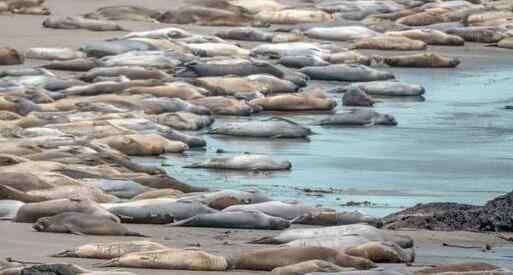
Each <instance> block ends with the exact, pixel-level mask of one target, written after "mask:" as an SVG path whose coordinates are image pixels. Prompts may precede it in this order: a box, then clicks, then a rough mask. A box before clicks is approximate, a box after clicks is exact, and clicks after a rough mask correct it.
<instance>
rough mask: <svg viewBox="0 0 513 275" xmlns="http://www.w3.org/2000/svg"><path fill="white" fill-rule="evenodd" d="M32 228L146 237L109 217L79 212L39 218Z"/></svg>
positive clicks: (57, 231) (73, 232) (45, 230)
mask: <svg viewBox="0 0 513 275" xmlns="http://www.w3.org/2000/svg"><path fill="white" fill-rule="evenodd" d="M33 228H34V229H35V230H37V231H39V232H53V233H71V234H77V235H107V236H136V237H147V236H145V235H142V234H141V233H137V232H132V231H129V230H128V229H127V228H126V227H125V226H123V225H121V224H120V223H117V222H115V221H113V220H111V219H109V218H106V217H99V216H95V215H88V214H83V213H79V212H65V213H61V214H57V215H55V216H51V217H44V218H39V219H38V220H37V221H36V223H35V224H34V226H33Z"/></svg>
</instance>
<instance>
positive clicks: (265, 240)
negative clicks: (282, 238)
mask: <svg viewBox="0 0 513 275" xmlns="http://www.w3.org/2000/svg"><path fill="white" fill-rule="evenodd" d="M249 243H250V244H281V243H280V242H278V241H277V240H276V239H275V238H274V237H263V238H260V239H256V240H254V241H250V242H249Z"/></svg>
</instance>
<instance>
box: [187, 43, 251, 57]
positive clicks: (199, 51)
mask: <svg viewBox="0 0 513 275" xmlns="http://www.w3.org/2000/svg"><path fill="white" fill-rule="evenodd" d="M187 47H188V48H189V49H191V50H192V52H193V53H194V54H195V55H198V56H201V57H217V56H247V55H249V50H247V49H244V48H241V47H239V46H237V45H233V44H229V43H212V42H206V43H189V44H187Z"/></svg>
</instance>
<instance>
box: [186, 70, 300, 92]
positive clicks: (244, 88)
mask: <svg viewBox="0 0 513 275" xmlns="http://www.w3.org/2000/svg"><path fill="white" fill-rule="evenodd" d="M193 83H194V85H197V86H200V87H203V88H205V89H207V90H208V91H209V93H210V94H211V95H213V96H220V95H221V96H234V97H241V96H244V95H247V94H256V93H260V94H263V95H269V94H278V93H293V92H296V91H297V90H298V89H299V86H298V85H297V84H295V83H293V82H291V81H289V80H286V79H280V78H277V77H275V76H272V75H268V74H257V75H250V76H246V77H201V78H197V79H196V80H195V81H194V82H193Z"/></svg>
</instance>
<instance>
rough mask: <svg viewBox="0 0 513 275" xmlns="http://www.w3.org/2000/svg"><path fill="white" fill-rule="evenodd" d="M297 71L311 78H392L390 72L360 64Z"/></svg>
mask: <svg viewBox="0 0 513 275" xmlns="http://www.w3.org/2000/svg"><path fill="white" fill-rule="evenodd" d="M299 71H300V72H302V73H304V74H306V75H308V76H309V77H310V78H311V79H314V80H327V81H376V80H387V79H393V78H394V75H393V74H392V73H389V72H384V71H378V70H375V69H372V68H369V67H367V66H365V65H360V64H350V65H346V64H340V65H329V66H324V67H305V68H303V69H301V70H299Z"/></svg>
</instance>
